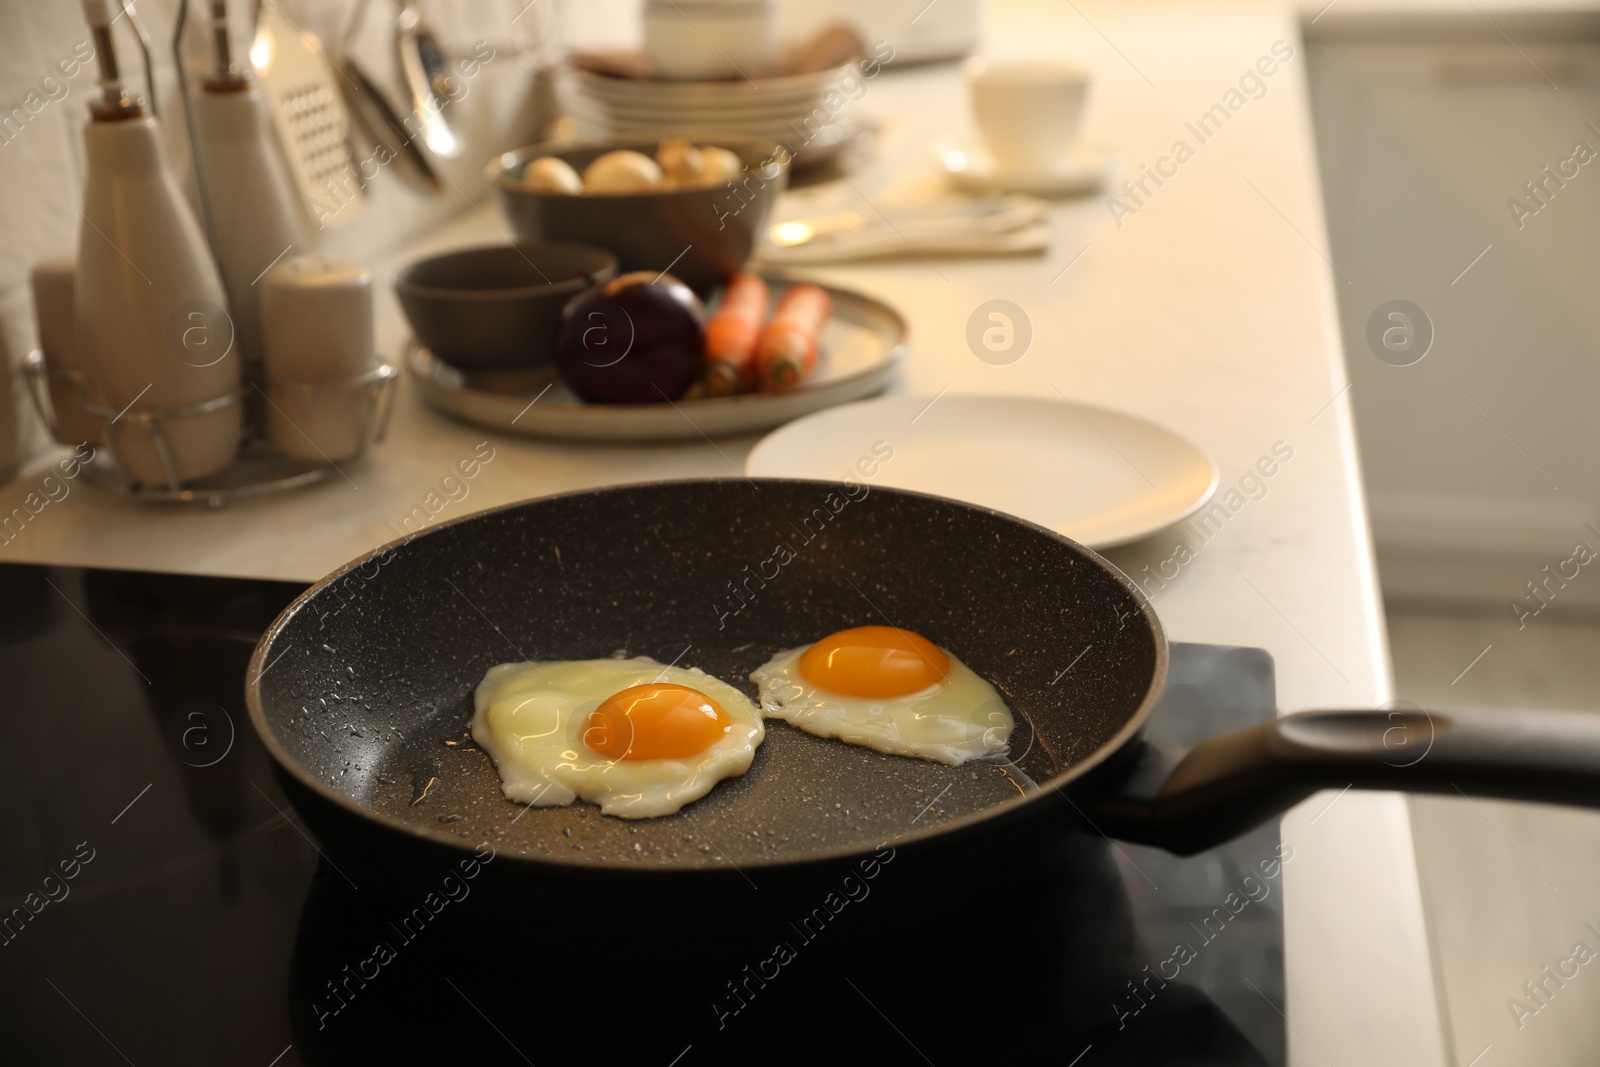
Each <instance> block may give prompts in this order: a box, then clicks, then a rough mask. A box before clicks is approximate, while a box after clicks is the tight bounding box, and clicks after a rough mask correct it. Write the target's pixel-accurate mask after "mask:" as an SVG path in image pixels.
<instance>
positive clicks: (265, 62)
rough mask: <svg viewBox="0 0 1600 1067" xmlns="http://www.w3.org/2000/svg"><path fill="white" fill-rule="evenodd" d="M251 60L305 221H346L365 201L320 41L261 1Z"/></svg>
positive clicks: (339, 96) (334, 76) (335, 80)
mask: <svg viewBox="0 0 1600 1067" xmlns="http://www.w3.org/2000/svg"><path fill="white" fill-rule="evenodd" d="M250 60H251V63H252V65H253V66H254V67H255V71H256V76H257V77H258V78H259V79H260V80H261V87H262V92H263V95H264V96H265V97H266V99H267V104H268V106H269V107H270V108H271V111H272V121H273V125H275V126H276V127H277V129H278V136H279V138H280V139H281V140H282V142H283V145H284V148H285V150H286V151H285V155H286V156H287V158H288V161H289V170H290V172H291V173H292V174H293V176H294V180H295V186H296V188H297V190H298V192H299V199H300V202H301V203H302V204H304V205H306V213H307V215H308V217H309V218H310V219H311V220H312V221H313V222H314V223H315V224H316V225H317V228H318V229H321V228H323V227H325V226H341V225H343V224H345V223H346V222H349V221H350V220H351V219H353V218H355V216H356V215H358V214H359V213H360V212H361V209H362V207H363V206H364V205H365V204H366V198H367V193H366V187H365V183H364V182H363V181H362V178H361V175H360V172H359V171H358V169H357V165H356V161H355V157H354V153H353V152H352V151H351V147H350V115H349V112H348V111H347V110H346V109H345V102H344V96H343V93H342V92H341V87H340V84H339V83H340V81H341V80H342V79H341V78H340V77H339V75H338V72H337V71H335V69H334V67H333V63H332V62H331V61H330V60H329V58H328V56H327V53H326V52H325V51H324V49H323V45H322V43H321V42H320V41H318V40H317V38H316V37H315V36H314V35H313V34H311V33H308V32H306V31H305V30H303V29H301V28H300V27H299V26H297V25H295V24H294V23H293V22H291V21H290V20H289V18H288V16H286V15H285V14H284V13H283V12H282V10H280V8H279V7H278V5H277V4H266V5H264V8H263V10H262V11H261V12H260V16H259V19H258V21H257V24H256V33H255V40H254V42H253V43H252V44H251V46H250Z"/></svg>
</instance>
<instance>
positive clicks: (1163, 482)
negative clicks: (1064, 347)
mask: <svg viewBox="0 0 1600 1067" xmlns="http://www.w3.org/2000/svg"><path fill="white" fill-rule="evenodd" d="M879 441H882V442H885V443H887V444H888V446H889V447H890V448H893V449H894V456H893V458H892V459H890V460H889V461H887V462H885V463H883V464H881V465H880V466H879V468H878V472H877V474H876V475H875V476H874V477H873V478H872V479H871V483H872V484H873V485H888V486H894V487H897V488H900V489H915V490H919V491H921V492H924V493H936V494H938V495H939V496H946V497H951V498H954V499H956V500H964V501H967V502H969V503H973V504H981V505H983V506H984V507H990V508H994V509H995V510H996V511H1004V512H1006V513H1008V514H1011V515H1016V516H1018V517H1019V518H1023V519H1028V520H1030V521H1032V522H1036V523H1038V524H1039V525H1041V526H1045V527H1048V528H1049V529H1052V530H1055V531H1056V532H1057V533H1062V534H1065V535H1067V536H1068V537H1070V538H1072V539H1073V540H1075V541H1079V542H1081V543H1083V544H1086V545H1088V546H1089V547H1091V548H1110V547H1112V546H1114V545H1121V544H1127V543H1128V542H1130V541H1137V540H1139V539H1140V538H1142V537H1147V536H1149V535H1150V534H1153V533H1155V532H1156V531H1157V530H1160V529H1162V528H1164V527H1167V526H1170V525H1172V524H1173V523H1175V522H1179V521H1181V520H1182V519H1185V518H1187V517H1188V516H1190V515H1192V514H1194V513H1195V511H1197V510H1199V508H1200V507H1201V505H1203V504H1204V503H1205V502H1206V500H1207V499H1209V498H1210V496H1211V493H1212V491H1213V490H1215V489H1216V487H1217V466H1216V464H1215V463H1213V462H1212V461H1211V459H1210V457H1209V456H1207V455H1206V454H1205V453H1204V452H1202V451H1201V450H1200V449H1199V448H1197V447H1195V445H1193V444H1192V443H1190V442H1189V441H1188V440H1186V439H1184V438H1182V437H1180V436H1178V435H1177V434H1175V433H1173V432H1172V431H1170V430H1167V429H1165V428H1163V427H1161V426H1157V425H1156V424H1154V423H1152V422H1147V421H1146V420H1144V419H1141V418H1137V417H1135V416H1133V415H1125V414H1122V413H1121V412H1117V411H1110V410H1107V409H1105V408H1100V407H1095V406H1093V405H1090V404H1070V403H1061V402H1060V401H1056V400H1042V399H1034V398H1030V397H1010V396H943V397H940V398H938V399H936V400H935V401H934V402H933V404H932V406H929V398H928V397H918V396H893V397H883V398H880V399H877V400H866V401H862V402H860V403H856V404H847V405H845V406H843V407H837V408H833V409H831V410H829V411H823V412H818V413H817V414H815V415H811V416H809V417H807V418H804V419H800V420H798V421H796V422H792V423H790V424H789V425H788V426H785V427H783V428H782V429H780V430H777V431H775V432H773V433H771V434H768V435H767V436H766V437H764V438H762V440H761V443H760V444H758V445H756V447H755V450H754V451H753V452H751V453H750V458H749V459H747V460H746V461H745V465H744V469H745V473H746V474H748V475H750V476H751V477H753V478H754V477H776V478H826V479H837V478H838V477H839V472H840V471H846V470H850V469H852V468H854V467H855V465H856V461H857V460H858V459H860V458H861V457H863V456H871V455H872V454H873V445H874V444H875V443H876V442H879Z"/></svg>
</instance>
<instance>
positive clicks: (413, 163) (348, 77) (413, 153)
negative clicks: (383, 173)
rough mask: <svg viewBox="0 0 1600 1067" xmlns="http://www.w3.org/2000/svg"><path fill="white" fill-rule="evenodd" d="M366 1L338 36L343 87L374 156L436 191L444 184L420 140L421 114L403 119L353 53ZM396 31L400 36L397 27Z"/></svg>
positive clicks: (413, 182)
mask: <svg viewBox="0 0 1600 1067" xmlns="http://www.w3.org/2000/svg"><path fill="white" fill-rule="evenodd" d="M367 4H368V0H357V3H356V5H355V7H354V8H352V9H351V12H350V20H349V22H348V23H347V24H346V25H345V29H344V33H343V34H342V35H341V36H340V39H339V48H338V52H337V55H336V56H335V60H334V61H335V62H336V63H337V64H338V68H339V73H340V74H342V75H343V78H341V79H340V83H341V84H340V89H341V91H342V92H343V93H344V96H345V101H346V103H347V104H348V106H349V108H350V113H351V114H352V115H353V116H354V117H355V120H356V125H357V126H358V127H359V128H360V130H361V134H362V136H363V137H364V138H366V140H367V141H368V143H370V144H371V145H372V146H373V149H374V153H375V156H376V157H378V158H381V159H382V161H383V162H385V163H394V164H395V166H396V169H397V170H398V172H399V174H400V177H401V178H403V179H405V181H406V184H408V185H410V186H411V187H412V188H414V189H416V190H418V191H419V192H424V193H433V194H437V193H439V192H440V191H441V190H442V189H443V188H444V186H443V183H441V182H440V181H439V176H438V174H437V172H436V171H435V169H434V164H433V160H432V158H431V157H430V151H429V149H428V148H426V147H425V146H424V145H422V144H421V143H419V141H420V140H421V138H420V136H419V135H420V133H421V132H422V130H421V127H420V126H419V125H418V124H419V123H420V122H421V116H420V115H419V114H417V113H413V114H412V115H411V116H410V117H409V121H407V120H406V119H403V118H402V117H401V116H400V114H399V112H398V111H396V109H395V107H394V105H393V104H391V103H390V102H389V99H388V97H386V96H384V94H383V90H381V89H380V88H378V85H377V83H376V82H375V81H373V79H372V78H371V77H370V76H368V74H367V72H366V70H365V69H364V68H363V67H362V66H361V64H360V63H358V62H356V60H355V57H354V56H353V55H351V52H350V45H351V42H352V41H353V40H354V39H355V35H356V32H357V31H358V30H359V29H360V28H361V24H362V22H363V20H364V19H365V18H366V13H367ZM395 32H396V34H397V37H398V34H399V32H400V31H399V27H398V26H397V27H396V31H395Z"/></svg>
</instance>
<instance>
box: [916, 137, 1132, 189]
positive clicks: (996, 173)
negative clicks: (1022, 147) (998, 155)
mask: <svg viewBox="0 0 1600 1067" xmlns="http://www.w3.org/2000/svg"><path fill="white" fill-rule="evenodd" d="M1111 165H1112V158H1111V157H1110V156H1108V155H1107V154H1106V153H1104V152H1101V151H1098V150H1096V149H1093V148H1090V147H1087V146H1079V147H1077V148H1075V149H1073V150H1072V152H1071V154H1069V155H1068V156H1067V157H1066V158H1064V159H1062V160H1061V161H1060V162H1059V163H1057V164H1056V165H1055V166H1054V167H1051V168H1050V169H1049V170H1044V171H1028V172H1019V171H1006V170H1002V169H1001V168H1000V167H999V166H998V165H997V164H996V163H995V161H994V159H993V157H991V156H990V155H989V152H988V150H987V149H985V148H983V147H981V146H978V145H960V146H950V147H946V148H943V149H941V150H940V152H939V166H940V167H941V168H942V169H943V170H944V172H945V173H946V174H947V175H949V177H950V181H951V183H952V184H954V185H955V186H956V188H958V189H962V190H966V191H969V192H990V191H994V190H998V191H1000V192H1005V193H1026V194H1028V195H1029V196H1045V197H1063V196H1084V195H1087V194H1089V193H1094V192H1098V191H1099V190H1100V188H1101V187H1102V186H1104V185H1105V183H1106V177H1107V175H1108V173H1109V172H1110V170H1111Z"/></svg>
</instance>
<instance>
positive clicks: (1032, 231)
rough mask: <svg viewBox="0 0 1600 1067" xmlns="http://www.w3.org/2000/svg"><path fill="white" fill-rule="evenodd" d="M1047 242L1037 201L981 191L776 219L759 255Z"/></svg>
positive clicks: (846, 254)
mask: <svg viewBox="0 0 1600 1067" xmlns="http://www.w3.org/2000/svg"><path fill="white" fill-rule="evenodd" d="M1049 244H1050V232H1049V227H1048V225H1047V224H1046V210H1045V204H1044V202H1043V201H1040V200H1036V199H1034V198H1033V197H1030V196H1021V195H1013V196H987V197H976V198H973V199H968V200H950V201H938V202H934V203H928V204H915V205H906V206H902V207H890V208H886V209H884V210H883V211H881V212H876V211H875V212H874V213H873V214H872V215H865V214H862V213H860V212H855V211H845V212H839V213H836V214H831V215H815V216H811V217H809V218H800V219H791V220H790V221H788V222H780V223H777V224H776V225H774V226H771V227H769V228H768V230H767V243H766V244H765V246H763V248H762V250H761V258H762V259H763V260H764V261H766V262H770V263H781V264H790V263H825V262H844V261H848V260H856V259H872V258H877V257H883V256H896V255H1022V254H1028V253H1039V252H1043V251H1045V250H1046V249H1047V248H1048V247H1049Z"/></svg>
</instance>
